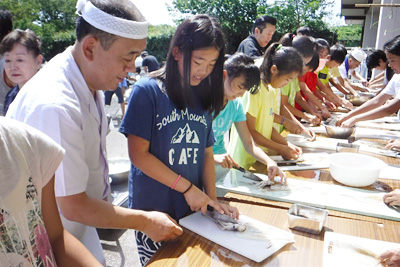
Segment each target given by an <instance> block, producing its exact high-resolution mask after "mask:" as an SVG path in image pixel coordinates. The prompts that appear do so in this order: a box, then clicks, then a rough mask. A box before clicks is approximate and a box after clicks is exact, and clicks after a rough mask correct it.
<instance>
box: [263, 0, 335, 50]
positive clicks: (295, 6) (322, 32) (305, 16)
mask: <svg viewBox="0 0 400 267" xmlns="http://www.w3.org/2000/svg"><path fill="white" fill-rule="evenodd" d="M332 5H333V1H332V0H318V1H316V0H276V1H275V3H274V4H272V5H270V6H266V7H265V8H263V9H262V10H261V11H262V12H263V14H267V15H270V16H272V17H275V18H276V20H277V26H276V31H277V34H276V36H275V38H274V40H278V39H279V38H280V37H281V36H282V35H283V34H285V33H287V32H291V33H295V32H296V29H297V28H299V27H300V26H308V27H309V28H310V30H311V32H312V36H313V37H317V38H324V39H327V40H328V41H330V42H331V43H333V42H335V41H336V35H335V33H334V32H331V31H330V30H329V28H328V26H327V24H326V23H325V22H324V21H323V18H324V17H326V16H328V15H330V12H329V10H331V8H330V7H331V6H332Z"/></svg>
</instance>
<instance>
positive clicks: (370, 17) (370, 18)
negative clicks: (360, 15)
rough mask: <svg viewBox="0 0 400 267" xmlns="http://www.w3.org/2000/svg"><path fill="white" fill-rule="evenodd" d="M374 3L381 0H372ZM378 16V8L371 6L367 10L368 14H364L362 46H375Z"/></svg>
mask: <svg viewBox="0 0 400 267" xmlns="http://www.w3.org/2000/svg"><path fill="white" fill-rule="evenodd" d="M373 3H374V4H380V3H381V0H374V1H373ZM379 18H380V8H379V7H371V8H369V10H368V14H367V15H366V16H365V24H364V37H363V43H362V47H363V48H367V49H368V48H375V45H376V36H377V32H378V25H379Z"/></svg>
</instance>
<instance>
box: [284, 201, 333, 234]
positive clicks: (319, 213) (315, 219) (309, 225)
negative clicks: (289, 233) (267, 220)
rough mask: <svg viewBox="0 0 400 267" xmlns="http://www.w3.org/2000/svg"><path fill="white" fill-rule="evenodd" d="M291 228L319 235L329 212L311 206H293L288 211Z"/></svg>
mask: <svg viewBox="0 0 400 267" xmlns="http://www.w3.org/2000/svg"><path fill="white" fill-rule="evenodd" d="M287 215H288V220H289V228H291V229H294V230H298V231H303V232H308V233H311V234H319V233H320V232H321V230H322V228H323V226H324V224H325V221H326V217H327V216H328V211H327V210H325V209H319V208H315V207H311V206H306V205H301V204H293V205H292V206H291V207H290V209H289V210H288V213H287Z"/></svg>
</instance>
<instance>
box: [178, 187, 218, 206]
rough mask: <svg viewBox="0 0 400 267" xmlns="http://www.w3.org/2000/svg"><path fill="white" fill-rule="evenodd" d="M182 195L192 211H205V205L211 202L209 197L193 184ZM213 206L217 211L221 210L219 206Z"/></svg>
mask: <svg viewBox="0 0 400 267" xmlns="http://www.w3.org/2000/svg"><path fill="white" fill-rule="evenodd" d="M183 196H184V197H185V200H186V202H187V203H188V205H189V207H190V209H191V210H192V211H199V210H200V211H201V212H202V213H206V211H207V205H208V204H209V203H210V202H211V199H210V198H209V197H208V196H207V195H206V194H205V193H204V192H203V191H202V190H200V189H199V188H198V187H197V186H195V185H192V187H191V188H190V189H189V191H187V192H186V193H185V194H184V195H183ZM213 207H214V206H213ZM214 208H215V209H216V210H218V211H219V212H222V211H223V210H222V209H221V208H220V207H219V206H217V207H214Z"/></svg>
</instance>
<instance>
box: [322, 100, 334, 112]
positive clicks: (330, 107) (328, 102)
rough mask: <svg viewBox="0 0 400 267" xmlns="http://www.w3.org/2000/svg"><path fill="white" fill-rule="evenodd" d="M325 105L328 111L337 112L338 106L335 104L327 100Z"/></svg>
mask: <svg viewBox="0 0 400 267" xmlns="http://www.w3.org/2000/svg"><path fill="white" fill-rule="evenodd" d="M324 104H325V106H326V107H327V109H328V110H330V111H334V110H336V106H335V104H333V103H332V102H330V101H328V100H326V101H325V102H324Z"/></svg>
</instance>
